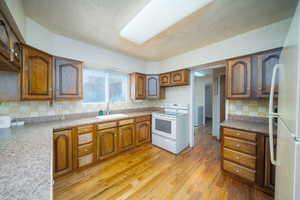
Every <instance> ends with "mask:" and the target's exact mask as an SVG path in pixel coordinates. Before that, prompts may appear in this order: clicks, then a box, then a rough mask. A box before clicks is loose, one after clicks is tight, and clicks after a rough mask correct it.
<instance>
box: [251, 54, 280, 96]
mask: <svg viewBox="0 0 300 200" xmlns="http://www.w3.org/2000/svg"><path fill="white" fill-rule="evenodd" d="M280 52H281V50H276V51H272V52H267V53H263V54H260V55H257V90H256V95H257V96H258V97H262V98H268V97H269V95H270V91H271V81H272V74H273V68H274V67H275V65H276V64H278V63H279V57H280ZM275 80H276V81H275V90H274V95H275V96H277V95H278V73H277V76H276V79H275Z"/></svg>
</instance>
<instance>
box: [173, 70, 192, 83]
mask: <svg viewBox="0 0 300 200" xmlns="http://www.w3.org/2000/svg"><path fill="white" fill-rule="evenodd" d="M189 80H190V71H189V70H187V69H183V70H178V71H175V72H171V85H172V86H179V85H188V84H189Z"/></svg>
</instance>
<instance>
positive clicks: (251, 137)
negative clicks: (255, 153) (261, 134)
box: [224, 128, 256, 142]
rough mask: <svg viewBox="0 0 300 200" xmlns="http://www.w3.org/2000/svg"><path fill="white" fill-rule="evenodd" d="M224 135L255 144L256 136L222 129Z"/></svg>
mask: <svg viewBox="0 0 300 200" xmlns="http://www.w3.org/2000/svg"><path fill="white" fill-rule="evenodd" d="M224 135H225V136H230V137H235V138H240V139H244V140H249V141H253V142H256V134H255V133H250V132H246V131H239V130H235V129H229V128H224Z"/></svg>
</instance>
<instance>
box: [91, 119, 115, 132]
mask: <svg viewBox="0 0 300 200" xmlns="http://www.w3.org/2000/svg"><path fill="white" fill-rule="evenodd" d="M96 127H97V130H102V129H107V128H114V127H117V122H116V121H115V122H107V123H103V124H97V126H96Z"/></svg>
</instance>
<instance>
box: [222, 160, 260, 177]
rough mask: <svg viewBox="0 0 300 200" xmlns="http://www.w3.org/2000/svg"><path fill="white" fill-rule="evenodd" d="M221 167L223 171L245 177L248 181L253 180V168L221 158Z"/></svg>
mask: <svg viewBox="0 0 300 200" xmlns="http://www.w3.org/2000/svg"><path fill="white" fill-rule="evenodd" d="M223 168H224V170H225V171H228V172H230V173H232V174H235V175H237V176H240V177H242V178H244V179H247V180H248V181H251V182H254V181H255V170H252V169H248V168H246V167H243V166H241V165H238V164H235V163H232V162H230V161H227V160H223Z"/></svg>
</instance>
